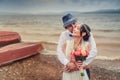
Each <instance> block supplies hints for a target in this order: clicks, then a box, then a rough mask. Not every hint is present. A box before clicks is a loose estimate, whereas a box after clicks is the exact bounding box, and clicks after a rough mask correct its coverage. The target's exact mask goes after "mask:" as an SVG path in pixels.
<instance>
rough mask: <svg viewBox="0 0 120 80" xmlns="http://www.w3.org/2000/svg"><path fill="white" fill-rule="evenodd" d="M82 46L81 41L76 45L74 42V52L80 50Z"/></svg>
mask: <svg viewBox="0 0 120 80" xmlns="http://www.w3.org/2000/svg"><path fill="white" fill-rule="evenodd" d="M80 44H81V40H79V42H77V43H75V41H74V50H75V51H76V50H78V49H79V48H80Z"/></svg>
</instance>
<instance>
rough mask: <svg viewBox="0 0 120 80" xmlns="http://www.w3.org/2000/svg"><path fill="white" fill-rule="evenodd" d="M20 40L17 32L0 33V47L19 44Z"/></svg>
mask: <svg viewBox="0 0 120 80" xmlns="http://www.w3.org/2000/svg"><path fill="white" fill-rule="evenodd" d="M20 40H21V38H20V35H19V34H18V33H17V32H11V31H0V46H5V45H7V44H11V43H17V42H20Z"/></svg>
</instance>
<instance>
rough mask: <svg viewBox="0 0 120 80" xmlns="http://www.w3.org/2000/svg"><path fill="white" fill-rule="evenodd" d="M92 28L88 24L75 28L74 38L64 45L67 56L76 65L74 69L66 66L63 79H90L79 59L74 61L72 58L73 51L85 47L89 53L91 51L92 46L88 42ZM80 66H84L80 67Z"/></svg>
mask: <svg viewBox="0 0 120 80" xmlns="http://www.w3.org/2000/svg"><path fill="white" fill-rule="evenodd" d="M90 31H91V30H90V28H89V26H88V25H86V24H83V25H81V26H77V27H76V28H74V29H73V34H72V36H73V39H72V40H68V41H67V42H66V43H65V44H64V46H63V52H64V54H65V56H66V58H67V59H68V60H69V61H71V62H73V63H74V64H75V65H76V67H75V69H74V70H71V71H70V70H67V69H68V66H65V67H64V71H63V75H62V80H89V78H88V75H87V73H86V70H85V68H84V67H82V65H80V64H79V61H72V59H71V52H72V51H75V50H78V49H84V50H87V51H88V53H89V51H90V46H89V43H88V40H89V37H90ZM80 67H82V68H81V69H80ZM81 73H84V75H81Z"/></svg>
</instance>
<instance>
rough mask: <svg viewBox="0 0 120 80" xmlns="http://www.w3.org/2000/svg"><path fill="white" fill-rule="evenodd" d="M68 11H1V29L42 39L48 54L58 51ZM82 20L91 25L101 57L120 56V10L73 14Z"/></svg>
mask: <svg viewBox="0 0 120 80" xmlns="http://www.w3.org/2000/svg"><path fill="white" fill-rule="evenodd" d="M63 15H65V14H50V15H49V14H42V15H41V14H34V15H31V14H15V15H0V30H1V31H14V32H18V33H19V34H20V36H21V38H22V41H23V42H42V43H43V45H44V47H45V51H44V52H43V53H46V54H56V48H57V44H58V40H59V36H60V33H61V32H62V31H64V30H65V29H64V27H63V23H62V16H63ZM73 16H74V17H75V18H77V20H78V22H79V23H80V24H87V25H88V26H90V28H91V30H92V33H93V35H94V38H95V41H96V45H97V50H98V53H97V57H96V58H97V59H110V60H114V59H120V14H118V13H100V14H99V13H97V14H95V13H87V14H83V13H81V14H73Z"/></svg>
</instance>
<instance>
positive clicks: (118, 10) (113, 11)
mask: <svg viewBox="0 0 120 80" xmlns="http://www.w3.org/2000/svg"><path fill="white" fill-rule="evenodd" d="M85 13H120V9H103V10H97V11H92V12H85Z"/></svg>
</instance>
